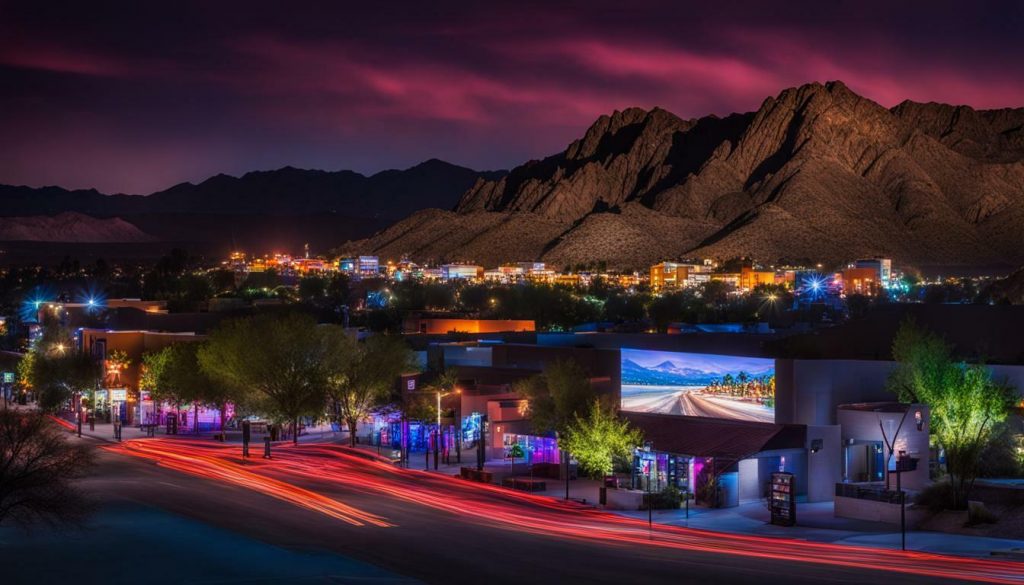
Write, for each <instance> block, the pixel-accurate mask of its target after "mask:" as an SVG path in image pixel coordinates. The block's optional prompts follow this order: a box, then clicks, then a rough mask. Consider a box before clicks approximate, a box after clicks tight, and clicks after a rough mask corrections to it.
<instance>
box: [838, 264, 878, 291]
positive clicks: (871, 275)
mask: <svg viewBox="0 0 1024 585" xmlns="http://www.w3.org/2000/svg"><path fill="white" fill-rule="evenodd" d="M842 274H843V278H842V285H843V293H845V294H848V295H852V294H858V295H868V296H874V295H876V294H878V291H879V288H880V287H881V283H880V281H879V280H878V271H877V270H876V269H875V268H847V269H846V270H844V271H843V273H842Z"/></svg>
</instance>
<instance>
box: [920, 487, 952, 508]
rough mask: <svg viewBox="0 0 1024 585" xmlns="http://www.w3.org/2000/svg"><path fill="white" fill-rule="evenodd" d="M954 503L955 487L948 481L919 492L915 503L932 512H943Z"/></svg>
mask: <svg viewBox="0 0 1024 585" xmlns="http://www.w3.org/2000/svg"><path fill="white" fill-rule="evenodd" d="M952 501H953V486H951V485H949V482H948V481H940V482H935V483H933V484H932V485H930V486H928V487H926V488H924V489H923V490H921V491H920V492H918V494H917V496H916V497H915V498H914V503H915V504H917V505H918V506H924V507H925V508H928V509H929V510H930V511H932V512H941V511H943V510H945V509H946V508H948V507H949V503H950V502H952Z"/></svg>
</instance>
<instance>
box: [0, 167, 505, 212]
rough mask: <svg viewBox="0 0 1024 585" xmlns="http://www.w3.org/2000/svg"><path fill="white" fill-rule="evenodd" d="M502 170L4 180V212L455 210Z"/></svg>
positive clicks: (0, 194) (0, 191) (0, 192)
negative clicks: (78, 186)
mask: <svg viewBox="0 0 1024 585" xmlns="http://www.w3.org/2000/svg"><path fill="white" fill-rule="evenodd" d="M502 174H503V172H502V171H497V172H480V171H474V170H472V169H467V168H465V167H460V166H457V165H453V164H449V163H446V162H444V161H440V160H437V159H431V160H428V161H426V162H424V163H421V164H419V165H416V166H414V167H411V168H408V169H405V170H390V171H382V172H379V173H376V174H374V175H371V176H369V177H367V176H364V175H361V174H359V173H356V172H352V171H318V170H303V169H296V168H293V167H284V168H282V169H278V170H275V171H255V172H251V173H246V174H245V175H243V176H241V177H231V176H228V175H217V176H215V177H211V178H209V179H207V180H205V181H203V182H202V183H199V184H198V185H194V184H192V183H181V184H179V185H175V186H174V187H171V188H170V189H167V190H164V191H158V192H156V193H152V194H150V195H148V196H140V195H104V194H102V193H100V192H98V191H96V190H94V189H90V190H76V191H69V190H66V189H62V188H60V187H43V188H39V189H34V188H31V187H15V186H10V185H0V204H2V205H0V216H30V215H55V214H57V213H61V212H64V211H77V212H79V213H85V214H89V215H92V216H95V217H111V216H127V215H139V214H154V213H180V214H206V213H214V214H228V215H235V214H253V215H260V214H265V215H281V216H295V215H308V214H314V213H336V214H341V215H345V216H347V217H363V218H378V219H379V218H382V219H392V220H393V219H400V218H402V217H405V216H407V215H409V214H411V213H413V212H416V211H419V210H421V209H425V208H431V207H437V208H442V209H452V208H454V207H455V205H456V204H457V203H458V202H459V199H460V196H461V195H462V194H463V193H464V192H465V191H466V190H468V189H469V188H470V187H472V186H473V185H474V184H475V183H476V181H477V180H478V179H481V178H483V179H486V180H491V179H497V178H500V177H501V176H502Z"/></svg>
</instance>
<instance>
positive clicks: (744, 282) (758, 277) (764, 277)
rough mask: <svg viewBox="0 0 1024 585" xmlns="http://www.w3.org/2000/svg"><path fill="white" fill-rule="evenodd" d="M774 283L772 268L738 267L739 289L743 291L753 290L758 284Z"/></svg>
mask: <svg viewBox="0 0 1024 585" xmlns="http://www.w3.org/2000/svg"><path fill="white" fill-rule="evenodd" d="M775 283H776V279H775V271H774V270H754V269H753V268H751V267H749V266H744V267H743V268H741V269H740V289H741V290H744V291H751V290H754V289H755V288H756V287H757V286H758V285H772V284H775Z"/></svg>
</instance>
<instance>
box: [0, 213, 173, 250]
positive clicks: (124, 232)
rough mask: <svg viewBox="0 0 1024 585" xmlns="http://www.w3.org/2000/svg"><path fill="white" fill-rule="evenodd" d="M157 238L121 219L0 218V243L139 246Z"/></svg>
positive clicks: (66, 216)
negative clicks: (133, 244) (127, 244)
mask: <svg viewBox="0 0 1024 585" xmlns="http://www.w3.org/2000/svg"><path fill="white" fill-rule="evenodd" d="M153 240H154V238H153V237H152V236H150V235H148V234H146V233H144V232H143V231H142V230H140V229H139V228H137V227H135V226H134V225H132V224H130V223H128V222H127V221H124V220H123V219H121V218H117V217H114V218H107V219H97V218H94V217H89V216H88V215H83V214H81V213H74V212H65V213H61V214H58V215H56V216H54V217H48V216H35V217H0V241H29V242H74V243H140V242H151V241H153Z"/></svg>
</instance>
